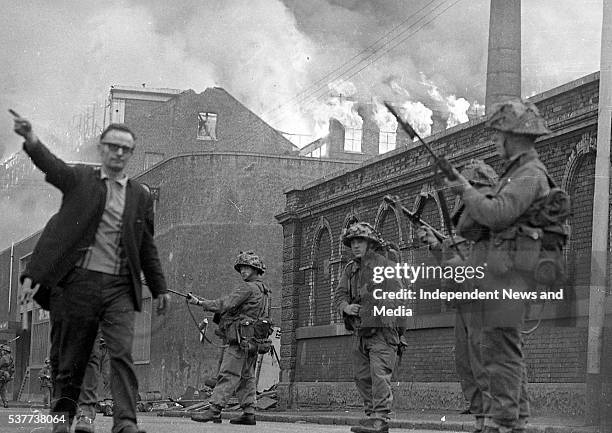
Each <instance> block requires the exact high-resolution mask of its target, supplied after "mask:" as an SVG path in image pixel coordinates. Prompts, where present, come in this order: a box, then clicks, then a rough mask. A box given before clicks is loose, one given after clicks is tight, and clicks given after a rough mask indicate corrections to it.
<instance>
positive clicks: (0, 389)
mask: <svg viewBox="0 0 612 433" xmlns="http://www.w3.org/2000/svg"><path fill="white" fill-rule="evenodd" d="M7 385H8V382H4V381H0V399H2V404H7V403H8V401H7V399H6V387H7Z"/></svg>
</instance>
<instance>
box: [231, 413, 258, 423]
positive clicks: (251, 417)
mask: <svg viewBox="0 0 612 433" xmlns="http://www.w3.org/2000/svg"><path fill="white" fill-rule="evenodd" d="M230 424H242V425H255V424H257V423H256V422H255V414H254V413H243V414H242V415H240V416H237V417H236V418H232V419H230Z"/></svg>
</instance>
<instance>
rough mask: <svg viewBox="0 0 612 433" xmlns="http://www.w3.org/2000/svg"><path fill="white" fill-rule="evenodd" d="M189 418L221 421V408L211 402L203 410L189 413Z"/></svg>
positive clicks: (203, 420) (200, 420)
mask: <svg viewBox="0 0 612 433" xmlns="http://www.w3.org/2000/svg"><path fill="white" fill-rule="evenodd" d="M191 419H192V420H193V421H197V422H208V421H212V422H214V423H220V422H221V408H220V407H218V406H215V405H214V404H211V405H210V407H209V408H208V409H206V410H205V411H204V412H200V413H195V414H193V415H191Z"/></svg>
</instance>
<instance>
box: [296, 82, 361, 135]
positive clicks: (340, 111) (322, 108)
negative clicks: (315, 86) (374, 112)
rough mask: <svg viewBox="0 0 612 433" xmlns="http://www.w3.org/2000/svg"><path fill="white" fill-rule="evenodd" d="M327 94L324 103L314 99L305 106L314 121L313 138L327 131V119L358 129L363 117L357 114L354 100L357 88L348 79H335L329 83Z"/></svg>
mask: <svg viewBox="0 0 612 433" xmlns="http://www.w3.org/2000/svg"><path fill="white" fill-rule="evenodd" d="M328 87H329V94H328V97H327V100H326V101H325V102H324V103H321V102H319V101H318V100H317V101H314V102H312V103H310V104H308V105H307V106H306V107H305V109H304V110H305V111H307V112H309V114H310V115H311V116H312V118H313V119H314V122H315V127H314V138H320V137H322V136H324V135H326V134H327V133H328V131H329V119H330V118H332V117H333V118H334V119H336V120H338V121H340V123H342V125H344V127H345V128H356V129H360V128H361V126H362V124H363V119H362V118H361V117H360V116H359V114H357V107H356V104H355V100H354V99H351V98H352V97H354V96H355V95H356V93H357V88H356V87H355V85H354V84H353V83H351V82H350V81H344V80H337V81H334V82H332V83H329V85H328Z"/></svg>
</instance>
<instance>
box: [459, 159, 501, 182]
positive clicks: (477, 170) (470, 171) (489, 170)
mask: <svg viewBox="0 0 612 433" xmlns="http://www.w3.org/2000/svg"><path fill="white" fill-rule="evenodd" d="M461 175H462V176H463V177H465V178H466V179H467V180H468V181H469V182H470V183H471V184H472V185H475V186H488V187H493V186H495V185H496V184H497V182H498V181H499V177H498V176H497V173H496V172H495V170H493V167H491V166H490V165H489V164H487V163H486V162H484V161H483V160H482V159H471V160H470V162H468V163H467V164H466V165H465V166H464V167H463V169H462V170H461Z"/></svg>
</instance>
